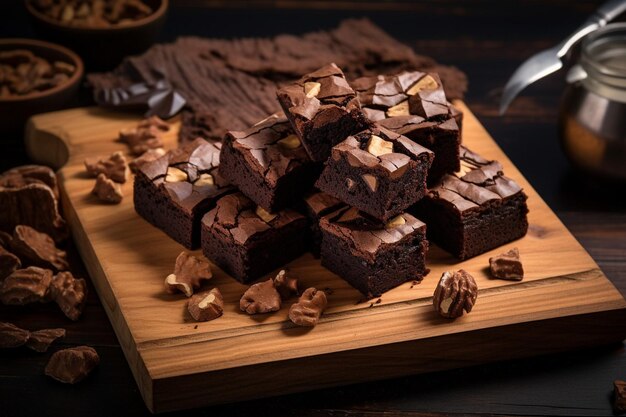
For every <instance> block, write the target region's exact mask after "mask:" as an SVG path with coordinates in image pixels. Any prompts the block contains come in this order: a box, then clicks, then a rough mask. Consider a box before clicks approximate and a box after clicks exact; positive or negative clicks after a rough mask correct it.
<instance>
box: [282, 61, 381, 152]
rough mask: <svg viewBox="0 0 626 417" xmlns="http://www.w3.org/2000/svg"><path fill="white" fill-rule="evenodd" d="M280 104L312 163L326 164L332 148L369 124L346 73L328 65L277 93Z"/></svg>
mask: <svg viewBox="0 0 626 417" xmlns="http://www.w3.org/2000/svg"><path fill="white" fill-rule="evenodd" d="M277 96H278V101H279V102H280V105H281V107H282V108H283V110H284V112H285V114H286V115H287V117H288V118H289V121H290V122H291V125H292V126H293V129H294V131H295V132H296V135H298V137H299V138H300V140H301V141H302V145H303V146H304V149H305V150H306V151H307V153H308V154H309V156H310V157H311V159H312V160H313V161H316V162H323V161H325V160H326V159H327V158H328V156H329V155H330V150H331V148H332V147H333V146H334V145H336V144H337V143H339V142H340V141H342V140H343V139H345V138H346V137H348V136H349V135H352V134H354V133H356V132H360V131H361V130H363V129H365V128H366V127H367V126H368V125H369V122H368V121H367V119H366V117H365V115H364V114H363V112H362V111H361V106H360V105H359V101H358V100H357V98H356V93H355V92H354V90H353V89H352V87H350V86H349V85H348V82H347V81H346V78H345V77H344V75H343V72H342V71H341V69H339V67H338V66H337V65H335V64H328V65H326V66H324V67H322V68H320V69H319V70H317V71H314V72H312V73H310V74H307V75H305V76H303V77H302V78H301V79H300V80H298V81H296V82H295V83H293V84H290V85H287V86H285V87H283V88H281V89H279V90H278V92H277Z"/></svg>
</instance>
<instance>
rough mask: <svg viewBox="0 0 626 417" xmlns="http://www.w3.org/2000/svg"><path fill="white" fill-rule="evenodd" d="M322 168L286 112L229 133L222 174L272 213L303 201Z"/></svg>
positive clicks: (224, 151)
mask: <svg viewBox="0 0 626 417" xmlns="http://www.w3.org/2000/svg"><path fill="white" fill-rule="evenodd" d="M320 171H321V166H320V165H319V164H316V163H314V162H312V161H311V159H310V158H309V156H308V155H307V153H306V151H305V150H304V148H303V147H302V144H301V142H300V139H299V138H298V136H296V135H295V134H294V133H293V130H292V128H291V125H290V124H289V121H288V120H287V117H285V116H284V115H282V114H278V113H276V114H273V115H271V116H269V117H268V118H267V119H265V120H263V121H261V122H259V123H257V124H256V125H254V126H252V127H251V128H249V129H247V130H244V131H242V132H228V133H227V134H226V137H225V138H224V142H223V144H222V152H221V154H220V174H222V176H223V177H224V179H225V180H227V181H228V182H230V183H231V184H233V185H236V186H237V188H239V190H240V191H241V192H242V193H244V194H245V195H246V196H247V197H248V198H250V199H251V200H252V201H254V202H255V203H256V204H258V205H259V206H261V207H263V208H264V209H265V210H267V211H269V212H275V211H278V210H280V209H283V208H285V207H287V206H290V205H292V204H293V203H295V202H297V201H299V200H300V199H301V198H302V196H303V195H304V194H306V193H307V192H308V191H309V190H310V189H311V188H312V186H313V183H314V182H315V180H316V179H317V177H318V176H319V173H320Z"/></svg>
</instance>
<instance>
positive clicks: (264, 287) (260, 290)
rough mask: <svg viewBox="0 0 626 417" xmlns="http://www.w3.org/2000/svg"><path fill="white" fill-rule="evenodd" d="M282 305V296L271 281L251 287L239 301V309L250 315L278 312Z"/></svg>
mask: <svg viewBox="0 0 626 417" xmlns="http://www.w3.org/2000/svg"><path fill="white" fill-rule="evenodd" d="M280 305H281V300H280V294H279V293H278V290H276V287H274V281H273V280H271V279H268V280H267V281H263V282H259V283H257V284H253V285H251V286H250V288H248V290H247V291H246V292H245V293H244V294H243V296H242V297H241V300H239V308H240V309H241V311H245V312H246V313H248V314H259V313H270V312H272V311H278V310H280Z"/></svg>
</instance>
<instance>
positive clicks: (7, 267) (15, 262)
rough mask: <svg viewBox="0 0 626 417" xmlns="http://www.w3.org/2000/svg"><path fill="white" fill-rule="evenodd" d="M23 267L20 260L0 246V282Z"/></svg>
mask: <svg viewBox="0 0 626 417" xmlns="http://www.w3.org/2000/svg"><path fill="white" fill-rule="evenodd" d="M21 267H22V262H21V261H20V258H18V257H17V256H15V255H14V254H12V253H11V252H9V251H8V250H6V249H4V247H2V246H0V280H3V279H5V278H6V277H8V276H9V275H11V274H12V273H13V272H15V271H17V270H18V269H20V268H21Z"/></svg>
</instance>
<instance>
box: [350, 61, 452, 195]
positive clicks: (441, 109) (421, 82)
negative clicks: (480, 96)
mask: <svg viewBox="0 0 626 417" xmlns="http://www.w3.org/2000/svg"><path fill="white" fill-rule="evenodd" d="M351 85H352V87H353V88H354V89H355V91H356V92H357V97H358V98H359V101H360V103H361V106H362V108H363V112H364V113H365V114H366V116H367V117H368V118H369V119H370V120H372V121H374V122H378V124H379V125H381V126H384V127H386V128H387V129H390V130H393V131H394V132H396V133H399V134H401V135H404V136H406V137H408V138H409V139H411V140H413V141H415V142H417V143H419V144H420V145H422V146H424V147H426V148H428V149H430V150H432V151H433V152H434V153H435V159H434V161H433V164H432V167H431V168H430V171H429V174H428V175H429V178H428V181H429V183H431V184H432V183H433V182H434V181H436V180H438V179H439V178H441V176H442V175H444V174H445V173H452V172H455V171H457V170H458V169H459V146H460V143H461V134H460V128H459V125H458V123H457V121H458V122H460V121H461V120H462V117H463V114H462V113H461V112H460V110H459V109H457V108H455V107H454V106H452V105H451V104H450V103H449V102H448V100H447V98H446V94H445V92H444V90H443V86H442V84H441V80H440V79H439V76H438V75H437V74H435V73H424V72H419V71H413V72H406V71H405V72H402V73H400V74H397V75H391V76H385V75H379V76H377V77H363V78H359V79H357V80H355V81H354V82H352V83H351Z"/></svg>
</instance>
